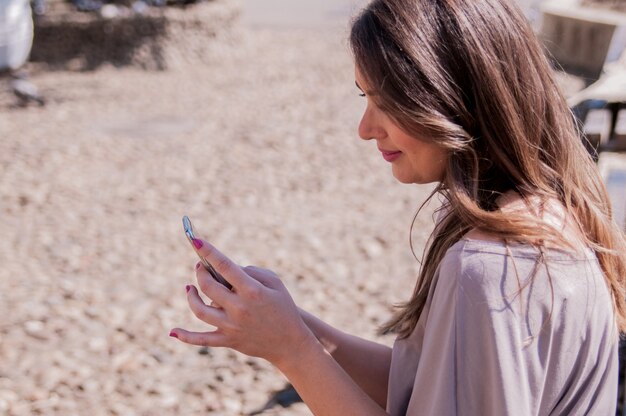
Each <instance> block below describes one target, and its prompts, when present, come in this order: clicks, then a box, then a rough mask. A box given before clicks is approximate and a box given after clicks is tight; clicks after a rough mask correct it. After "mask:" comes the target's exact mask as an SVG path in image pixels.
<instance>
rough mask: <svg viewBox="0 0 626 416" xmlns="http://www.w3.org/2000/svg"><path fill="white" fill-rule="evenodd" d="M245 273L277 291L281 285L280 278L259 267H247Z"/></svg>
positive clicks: (244, 269)
mask: <svg viewBox="0 0 626 416" xmlns="http://www.w3.org/2000/svg"><path fill="white" fill-rule="evenodd" d="M243 271H244V272H246V273H247V274H248V276H250V277H252V278H253V279H255V280H256V281H258V282H260V283H261V284H262V285H263V286H265V287H269V288H272V289H276V288H277V287H278V286H279V285H280V278H279V277H278V276H277V275H276V273H274V272H273V271H271V270H268V269H263V268H261V267H257V266H246V267H244V268H243Z"/></svg>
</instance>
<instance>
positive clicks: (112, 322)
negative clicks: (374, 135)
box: [0, 29, 432, 416]
mask: <svg viewBox="0 0 626 416" xmlns="http://www.w3.org/2000/svg"><path fill="white" fill-rule="evenodd" d="M236 32H237V34H236V35H235V36H233V37H232V39H231V42H232V43H231V44H230V45H227V46H230V47H229V48H228V47H227V48H224V50H223V51H222V52H223V53H222V54H219V53H217V54H216V55H215V56H214V57H213V58H212V61H210V62H204V63H202V64H198V63H189V64H187V65H184V64H179V65H177V66H176V69H175V70H170V71H165V72H156V71H153V72H150V71H141V70H137V69H133V68H129V67H126V68H113V67H111V66H106V65H104V66H101V67H100V68H99V69H98V70H97V71H94V72H71V71H51V72H50V71H43V70H40V69H38V68H37V67H35V68H33V73H32V81H33V82H35V83H36V84H37V85H38V86H39V87H40V89H41V90H42V91H43V93H44V94H45V95H46V96H47V97H48V104H47V105H46V106H45V107H43V108H38V107H29V108H26V109H21V108H14V107H13V106H12V103H13V97H11V96H10V95H9V94H8V92H7V91H6V90H5V89H6V86H5V85H3V87H2V88H3V91H2V92H1V94H0V107H1V108H0V137H1V138H2V139H1V140H0V172H1V173H0V178H1V179H0V235H2V238H1V239H0V264H1V265H2V266H1V267H0V414H2V415H38V414H41V415H64V416H68V415H86V414H90V415H93V416H96V415H198V414H211V415H236V414H240V413H243V412H247V411H250V410H252V409H255V408H257V407H259V406H260V405H262V404H263V403H264V402H265V400H266V398H267V397H268V396H269V394H270V392H272V391H274V390H276V389H279V388H281V387H283V385H284V382H285V380H284V378H283V377H282V376H281V375H280V374H279V373H277V371H275V370H274V369H273V368H272V367H271V366H270V365H269V364H267V363H266V362H264V361H262V360H257V359H251V358H247V357H244V356H242V355H239V354H237V353H234V352H230V351H227V350H223V349H214V350H211V351H209V354H208V355H200V354H198V349H197V348H195V347H191V346H188V345H184V344H182V343H179V342H177V341H175V340H174V339H172V338H170V337H168V332H169V329H170V328H171V327H173V326H179V325H180V326H184V327H189V328H195V329H201V328H202V326H201V325H199V324H198V323H197V322H196V321H195V319H194V318H193V316H192V314H191V313H190V311H189V310H188V308H187V305H186V301H185V291H184V287H185V285H186V284H188V283H190V282H192V278H193V276H194V273H193V267H194V264H195V262H196V259H195V257H194V253H193V252H192V251H191V249H190V247H189V246H188V245H187V244H188V243H187V242H186V241H185V239H184V235H183V233H182V225H181V216H182V215H184V214H187V215H189V216H190V217H191V218H192V219H193V220H194V222H195V225H196V227H197V229H198V230H199V231H200V232H201V234H202V235H203V236H205V237H206V238H207V239H210V240H211V241H212V242H214V243H215V244H216V245H217V246H218V247H220V248H221V249H222V250H223V251H224V252H225V253H227V254H229V255H230V256H232V257H233V258H234V259H235V260H237V261H238V262H240V263H242V264H256V265H259V266H263V267H269V268H272V269H274V270H276V271H277V272H278V273H279V274H280V275H281V276H282V278H283V279H284V281H285V283H286V284H287V286H288V287H289V289H290V290H291V293H292V294H293V296H294V298H295V299H296V301H297V302H298V303H299V304H300V305H301V306H303V307H304V308H306V309H308V310H310V311H312V312H314V313H316V314H318V315H319V316H321V317H322V318H324V319H326V320H328V321H329V322H331V323H332V324H334V325H337V326H339V327H341V328H343V329H345V330H347V331H350V332H352V333H355V334H358V335H361V336H365V337H368V338H372V339H375V336H374V333H375V329H376V326H377V325H378V324H380V323H381V322H382V321H383V320H384V319H385V318H386V317H388V315H389V307H388V305H390V304H391V303H393V302H396V301H399V300H400V299H404V298H405V297H406V295H407V293H408V292H409V291H410V290H411V288H412V285H413V283H412V282H413V279H414V276H415V275H416V272H417V269H418V264H417V262H416V261H415V259H413V257H412V254H411V251H410V249H409V245H408V236H409V226H410V223H411V220H412V217H413V214H414V212H415V210H416V208H417V207H418V205H419V204H420V203H421V202H422V201H423V200H424V198H425V196H426V195H427V194H428V191H429V189H427V188H417V187H413V186H402V185H399V184H397V183H396V182H395V181H394V179H393V178H392V176H391V174H390V169H389V166H388V165H387V163H386V162H385V161H384V160H382V159H381V158H380V156H379V154H378V152H377V150H376V148H375V144H374V143H367V142H363V141H361V140H359V139H358V138H357V134H356V126H357V122H358V117H359V115H360V111H361V110H362V109H363V107H364V102H363V101H362V99H361V98H360V97H358V94H357V93H358V92H357V90H356V88H355V87H354V78H353V72H352V71H353V69H352V63H351V58H350V56H349V54H348V52H347V49H346V47H345V42H344V39H343V36H342V35H341V34H337V33H330V34H327V33H318V32H298V31H280V32H264V31H255V32H247V31H246V30H243V29H241V30H237V31H236ZM431 224H432V218H431V215H430V211H429V209H426V210H425V211H424V214H423V215H421V216H420V218H419V219H418V222H417V226H416V230H417V232H416V233H415V236H414V237H415V241H416V246H417V247H418V249H419V248H420V247H421V246H422V238H423V236H424V235H425V233H427V232H428V230H429V229H430V227H431ZM418 254H419V253H418ZM357 318H358V319H357ZM381 341H382V342H387V343H390V342H391V339H382V340H381ZM268 414H281V415H291V414H293V415H300V414H309V413H308V410H307V409H306V407H305V406H304V405H299V406H295V407H293V408H290V409H287V410H279V411H276V412H274V413H272V412H268Z"/></svg>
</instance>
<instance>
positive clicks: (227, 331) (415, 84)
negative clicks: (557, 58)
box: [171, 0, 626, 416]
mask: <svg viewBox="0 0 626 416" xmlns="http://www.w3.org/2000/svg"><path fill="white" fill-rule="evenodd" d="M350 43H351V46H352V50H353V53H354V58H355V67H356V71H355V73H356V82H357V86H358V87H359V88H360V89H361V91H362V95H363V96H364V97H365V98H366V100H367V108H366V110H365V113H364V115H363V118H362V120H361V123H360V126H359V135H360V136H361V138H362V139H364V140H373V141H375V142H376V145H377V147H378V149H379V150H380V151H381V152H382V156H383V157H384V158H385V159H386V160H387V161H388V162H390V163H391V167H392V172H393V175H394V176H395V177H396V178H397V179H398V180H399V181H400V182H403V183H418V184H422V183H430V182H436V183H438V184H439V186H438V187H437V189H436V191H435V192H434V194H439V195H441V196H442V197H443V200H444V203H443V206H442V208H441V212H440V215H439V220H438V222H437V225H436V227H435V230H434V232H433V233H432V236H431V240H430V242H429V246H428V248H427V250H426V252H425V257H424V262H423V267H422V270H421V271H420V275H419V277H418V280H417V284H416V286H415V289H414V293H413V295H412V297H411V298H410V299H409V300H408V301H407V302H406V303H405V304H404V305H401V306H400V307H399V308H398V310H397V313H396V314H395V316H394V317H392V319H391V320H390V321H389V322H388V323H387V324H386V325H385V326H384V328H383V332H391V333H396V334H397V336H398V338H397V340H396V342H395V344H394V346H393V349H390V348H387V347H385V346H382V345H378V344H376V343H373V342H369V341H365V340H362V339H359V338H356V337H352V336H350V335H347V334H344V333H342V332H340V331H338V330H337V329H334V328H332V327H330V326H329V325H327V324H325V323H323V322H322V321H320V320H319V319H317V318H315V317H314V316H312V315H310V314H308V313H306V312H304V311H299V310H298V309H297V307H296V306H295V304H294V303H293V301H292V300H291V297H290V296H289V294H288V293H287V291H286V290H285V287H284V286H283V285H282V284H281V282H280V280H279V279H278V278H277V277H276V275H275V274H274V273H272V272H270V271H268V270H263V269H259V268H255V267H245V268H241V267H239V266H237V265H235V264H233V263H232V262H231V261H230V260H228V258H226V257H225V256H224V255H223V254H221V253H220V252H219V251H217V250H216V249H215V248H214V247H212V246H210V245H209V244H208V243H206V242H203V241H201V240H197V241H196V247H197V248H198V250H199V252H200V253H201V254H202V255H203V256H206V258H207V259H208V260H209V261H210V262H211V263H212V264H213V265H214V266H215V267H216V268H217V269H218V270H219V271H220V272H221V273H222V274H223V275H224V276H225V277H226V278H227V280H229V281H230V283H232V285H233V287H234V291H233V292H230V291H228V290H226V289H225V288H224V287H222V286H220V285H219V284H217V283H216V282H215V281H213V280H211V279H210V278H209V277H208V274H207V273H206V272H205V271H204V269H203V268H198V271H197V278H198V284H199V287H200V290H201V291H202V292H203V293H204V294H206V295H207V296H208V297H209V298H210V299H212V300H213V302H214V304H213V305H210V306H207V305H205V304H204V303H203V302H202V300H201V298H200V297H199V295H198V291H197V289H196V288H195V287H188V299H189V304H190V307H191V309H192V311H193V312H194V313H195V314H196V316H197V317H198V318H200V319H201V320H203V321H205V322H207V323H209V324H211V325H214V326H216V327H217V330H216V331H215V332H206V333H192V332H188V331H185V330H182V329H178V328H176V329H174V330H172V332H171V335H172V336H174V337H177V338H179V339H180V340H181V341H184V342H187V343H190V344H196V345H209V346H227V347H231V348H234V349H236V350H238V351H240V352H243V353H245V354H249V355H254V356H258V357H262V358H265V359H267V360H269V361H270V362H271V363H272V364H274V365H275V366H276V367H277V368H278V369H280V370H281V371H282V372H283V373H284V374H285V375H286V376H287V378H289V380H290V381H291V382H292V383H293V385H294V386H295V387H296V389H297V390H298V392H299V393H300V395H301V397H302V398H303V399H304V401H305V402H306V403H307V404H308V406H309V407H310V409H311V410H312V411H313V413H314V414H316V415H383V414H391V415H436V416H443V415H455V414H465V415H531V414H541V415H544V414H559V415H561V414H567V415H573V414H594V415H596V414H597V415H610V414H614V412H615V404H616V395H617V389H616V387H617V367H618V363H617V345H618V337H619V332H620V331H622V330H624V328H626V320H625V314H626V308H625V306H626V305H625V302H624V278H625V277H626V258H625V253H626V244H625V242H624V237H623V235H622V234H621V232H620V231H619V230H618V229H617V228H616V227H615V226H614V224H613V222H612V221H611V211H610V206H609V202H608V198H607V195H606V192H605V190H604V187H603V185H602V181H601V179H600V177H599V176H598V173H597V171H596V169H595V166H594V164H593V162H592V160H591V158H590V157H589V155H588V154H587V153H586V151H585V149H584V146H583V145H582V144H581V142H580V140H579V137H578V135H577V131H576V128H575V125H574V122H573V120H572V116H571V114H570V113H569V110H568V108H567V105H566V103H565V101H564V99H563V97H562V96H561V94H560V93H559V91H558V89H557V86H556V85H555V82H554V79H553V77H552V73H551V70H550V67H549V65H548V63H547V61H546V59H545V57H544V56H543V53H542V50H541V47H540V45H539V43H538V42H537V40H536V39H535V37H534V35H533V33H532V31H531V29H530V27H529V25H528V24H527V22H526V21H525V19H524V17H523V16H522V14H521V13H520V12H519V10H518V9H517V8H516V7H515V6H514V5H513V4H509V3H508V2H507V1H502V0H474V1H466V0H411V1H407V0H374V1H373V2H372V3H370V4H369V5H368V6H367V7H366V9H365V10H364V11H363V12H362V13H361V14H360V16H359V17H358V18H357V19H356V20H355V22H354V24H353V27H352V31H351V36H350ZM276 328H280V329H281V330H280V331H277V330H276Z"/></svg>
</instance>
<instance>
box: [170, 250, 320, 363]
mask: <svg viewBox="0 0 626 416" xmlns="http://www.w3.org/2000/svg"><path fill="white" fill-rule="evenodd" d="M194 244H195V245H196V247H199V248H198V252H199V253H200V255H201V256H203V257H205V258H206V259H207V260H208V262H209V263H211V265H213V267H214V268H215V270H217V272H218V273H220V274H221V275H222V276H223V277H224V278H225V279H226V280H227V281H228V282H229V283H230V284H231V285H232V286H233V289H232V291H230V290H228V289H227V288H226V287H225V286H223V285H221V284H220V283H218V282H217V281H215V280H214V279H213V278H212V277H211V275H210V274H209V273H208V272H207V271H206V270H205V269H204V267H201V264H200V263H198V264H197V265H196V278H197V281H198V287H199V288H200V290H201V291H202V293H204V294H205V295H206V296H207V297H208V298H210V299H211V300H212V301H213V303H212V304H211V305H207V304H206V303H204V301H203V300H202V298H201V297H200V294H199V293H198V290H197V289H196V287H195V286H187V300H188V302H189V307H190V308H191V311H192V312H193V314H194V315H196V317H198V318H199V319H200V320H201V321H204V322H206V323H207V324H209V325H212V326H214V327H216V328H217V329H216V330H215V331H208V332H191V331H187V330H184V329H181V328H174V329H173V330H172V331H171V332H170V335H171V336H173V337H175V338H178V339H179V340H181V341H183V342H186V343H188V344H194V345H203V346H210V347H229V348H232V349H235V350H237V351H239V352H241V353H244V354H246V355H251V356H255V357H260V358H264V359H266V360H268V361H269V362H271V363H272V364H274V365H276V366H277V367H279V368H281V366H283V365H287V364H289V362H290V361H294V360H297V359H298V352H299V351H300V350H301V348H306V347H307V346H310V345H311V344H316V343H317V340H316V338H315V336H314V335H313V334H312V333H311V331H310V330H309V329H308V327H307V326H306V325H305V324H304V322H303V320H302V318H301V317H300V314H299V312H298V308H297V307H296V305H295V303H294V302H293V299H292V298H291V296H290V295H289V292H288V291H287V289H286V288H285V286H284V285H283V283H282V282H281V281H280V279H279V278H278V276H276V274H275V273H273V272H272V271H270V270H265V269H261V268H258V267H253V266H248V267H244V268H242V267H240V266H238V265H237V264H235V263H233V262H232V261H231V260H230V259H229V258H228V257H226V256H225V255H224V254H222V253H220V252H219V251H218V250H217V249H216V248H215V247H213V246H212V245H210V244H209V243H207V242H204V241H202V240H199V239H197V240H195V241H194Z"/></svg>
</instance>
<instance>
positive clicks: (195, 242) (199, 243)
mask: <svg viewBox="0 0 626 416" xmlns="http://www.w3.org/2000/svg"><path fill="white" fill-rule="evenodd" d="M202 245H203V244H202V240H198V239H197V238H194V239H193V246H194V247H195V248H197V249H200V248H202Z"/></svg>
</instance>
